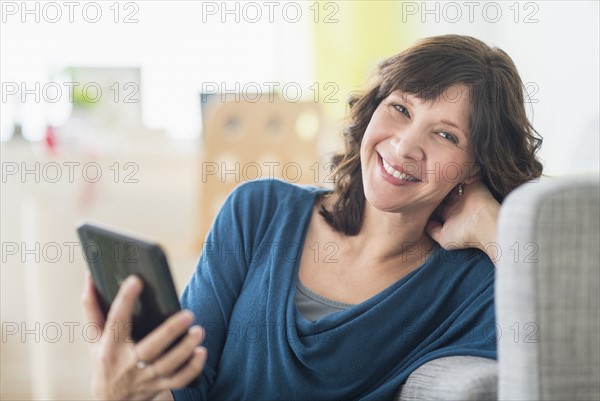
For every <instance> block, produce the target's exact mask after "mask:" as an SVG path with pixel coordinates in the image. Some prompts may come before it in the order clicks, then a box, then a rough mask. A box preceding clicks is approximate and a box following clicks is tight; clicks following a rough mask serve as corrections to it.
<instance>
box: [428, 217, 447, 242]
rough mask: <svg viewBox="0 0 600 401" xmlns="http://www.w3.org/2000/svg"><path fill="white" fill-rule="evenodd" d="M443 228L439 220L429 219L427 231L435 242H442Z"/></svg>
mask: <svg viewBox="0 0 600 401" xmlns="http://www.w3.org/2000/svg"><path fill="white" fill-rule="evenodd" d="M442 228H443V225H442V223H440V222H439V221H436V220H429V222H428V223H427V226H425V231H426V232H427V234H429V236H430V237H431V238H433V240H434V241H435V242H437V243H438V244H441V237H442Z"/></svg>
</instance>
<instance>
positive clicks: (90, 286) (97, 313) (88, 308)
mask: <svg viewBox="0 0 600 401" xmlns="http://www.w3.org/2000/svg"><path fill="white" fill-rule="evenodd" d="M81 302H82V303H83V310H84V313H85V317H86V319H87V321H88V323H94V324H96V325H98V326H99V328H100V330H104V323H105V318H104V312H103V311H102V308H100V303H99V302H98V295H97V294H96V289H95V288H94V282H93V281H92V277H91V275H90V273H89V272H87V273H86V275H85V282H84V285H83V293H82V294H81Z"/></svg>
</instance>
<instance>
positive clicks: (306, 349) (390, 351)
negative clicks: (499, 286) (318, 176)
mask: <svg viewBox="0 0 600 401" xmlns="http://www.w3.org/2000/svg"><path fill="white" fill-rule="evenodd" d="M522 88H523V85H522V82H521V80H520V78H519V76H518V73H517V71H516V68H515V66H514V64H513V63H512V61H511V59H510V58H509V57H508V56H507V55H506V54H505V53H504V52H503V51H501V50H499V49H491V48H489V47H488V46H486V45H485V44H484V43H482V42H480V41H478V40H476V39H473V38H470V37H464V36H456V35H448V36H440V37H433V38H429V39H425V40H423V41H421V42H419V43H417V44H416V45H415V46H413V47H411V48H409V49H407V50H406V51H404V52H402V53H401V54H399V55H397V56H394V57H392V58H390V59H388V60H386V61H385V62H383V63H382V64H381V65H380V66H379V68H378V71H377V74H376V76H375V81H374V83H373V84H372V86H371V87H370V88H369V89H368V90H367V91H366V92H364V93H363V94H362V95H360V96H356V97H354V98H353V99H352V100H351V101H350V106H351V108H350V123H349V126H348V128H347V130H346V131H345V136H346V141H347V147H346V152H345V153H344V154H343V155H340V156H338V157H336V159H335V162H336V165H337V169H336V172H335V177H336V180H335V188H334V191H333V192H328V191H326V190H323V189H317V188H307V187H298V186H293V185H290V184H286V183H283V182H280V181H276V180H265V181H259V182H254V183H248V184H245V185H242V186H240V187H238V188H237V189H236V190H235V191H234V192H233V193H232V195H231V196H230V197H229V198H228V200H227V201H226V203H225V205H224V206H223V208H222V209H221V211H220V213H219V215H218V216H217V218H216V220H215V223H214V225H213V228H212V230H211V232H210V234H209V236H208V238H207V245H206V247H205V249H204V251H203V253H202V256H201V259H200V262H199V264H198V267H197V270H196V272H195V274H194V276H193V277H192V279H191V280H190V282H189V284H188V286H187V288H186V290H185V291H184V294H183V296H182V299H181V302H182V306H183V308H188V309H189V310H191V311H192V312H193V315H192V313H190V312H189V311H185V312H180V313H178V314H177V315H175V316H173V317H172V318H170V319H169V320H168V321H167V322H165V323H164V324H163V325H162V326H160V327H159V328H158V329H156V330H155V332H153V333H151V334H150V335H149V336H147V337H146V338H145V339H143V340H142V341H140V342H139V343H137V344H133V343H130V342H129V343H128V342H127V341H126V340H127V333H121V334H120V338H119V339H118V341H114V339H113V336H112V335H111V334H110V333H109V330H105V333H104V334H103V337H102V340H101V341H99V342H98V343H97V344H94V345H93V347H92V349H93V361H94V376H93V384H92V387H93V392H94V395H95V396H97V397H98V398H103V399H151V398H152V397H156V398H158V399H161V398H165V399H173V397H174V398H176V399H198V398H199V399H206V398H210V399H316V398H318V399H347V398H364V399H381V398H391V397H392V396H393V394H394V393H395V392H396V391H397V389H398V387H399V386H401V385H402V383H403V382H404V381H405V380H406V378H407V377H408V375H409V374H410V373H411V372H412V371H413V370H415V369H416V368H417V367H419V366H420V365H422V364H423V363H425V362H427V361H429V360H432V359H435V358H439V357H442V356H448V355H477V356H482V357H488V358H495V357H496V347H495V325H494V324H495V320H494V309H493V279H494V266H493V263H492V260H494V259H495V258H496V254H495V251H496V248H495V247H494V246H491V245H493V244H494V242H495V233H496V220H497V215H498V210H499V207H500V206H499V202H501V201H502V200H503V198H504V197H505V196H506V195H507V194H508V193H509V192H510V191H511V190H513V189H514V188H515V187H517V186H518V185H520V184H521V183H524V182H525V181H528V180H530V179H533V178H537V177H539V176H540V174H541V171H542V166H541V164H540V163H539V161H538V160H537V159H536V157H535V152H536V151H537V149H538V147H539V145H540V143H541V140H540V139H538V138H536V136H535V131H534V130H533V128H532V127H531V125H530V123H529V122H528V120H527V118H526V114H525V109H524V101H523V94H522ZM140 291H141V283H140V282H139V281H137V280H136V279H131V280H128V281H127V282H126V285H124V286H123V288H122V289H121V291H120V292H119V295H118V297H117V300H116V301H115V303H114V304H113V307H112V309H111V311H110V313H109V315H108V317H107V320H106V322H105V321H104V319H103V317H102V314H101V312H100V309H99V308H98V305H97V302H96V298H95V295H94V292H93V286H92V284H91V282H90V281H89V279H88V282H87V285H86V289H85V291H84V303H85V306H86V312H87V314H88V318H89V320H90V321H94V322H99V323H101V324H102V325H109V324H121V325H123V326H125V325H126V324H127V323H128V322H129V321H130V317H131V311H132V308H133V304H134V301H135V299H136V297H137V296H138V294H139V293H140ZM194 321H195V322H196V324H197V325H194V326H193V327H192V328H190V329H188V327H189V326H190V325H191V324H192V323H193V322H194ZM199 326H202V327H199ZM186 330H187V332H188V333H187V335H186V337H185V339H184V340H183V341H182V342H181V343H180V344H179V345H178V346H177V347H175V348H174V349H173V350H171V351H169V352H166V353H165V354H164V355H162V353H163V351H164V350H165V349H166V348H167V347H168V345H169V344H170V342H171V341H173V340H174V339H175V338H177V337H178V336H180V335H181V334H182V333H185V332H186ZM201 343H202V344H203V346H199V344H201ZM198 375H200V379H199V381H196V382H194V384H191V385H188V383H190V381H192V379H194V378H195V377H196V376H198ZM185 386H187V387H185ZM169 389H173V391H172V392H171V391H169ZM175 389H179V390H175Z"/></svg>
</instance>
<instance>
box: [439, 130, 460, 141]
mask: <svg viewBox="0 0 600 401" xmlns="http://www.w3.org/2000/svg"><path fill="white" fill-rule="evenodd" d="M438 135H439V136H441V137H442V138H444V139H447V140H449V141H450V142H452V143H454V144H458V138H456V136H455V135H453V134H451V133H449V132H446V131H440V132H438Z"/></svg>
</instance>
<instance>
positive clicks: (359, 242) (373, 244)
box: [340, 202, 435, 264]
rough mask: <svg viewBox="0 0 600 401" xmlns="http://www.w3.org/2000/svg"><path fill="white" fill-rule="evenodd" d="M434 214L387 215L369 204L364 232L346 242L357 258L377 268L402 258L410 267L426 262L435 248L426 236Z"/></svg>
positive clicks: (347, 238)
mask: <svg viewBox="0 0 600 401" xmlns="http://www.w3.org/2000/svg"><path fill="white" fill-rule="evenodd" d="M430 214H431V213H430V212H429V211H424V212H423V213H415V212H411V213H389V212H383V211H381V210H378V209H375V208H374V207H373V206H371V205H370V204H369V202H366V203H365V211H364V217H363V224H362V227H361V230H360V232H359V233H358V235H356V236H353V237H344V241H345V242H346V243H347V244H348V245H349V249H350V250H352V251H351V252H352V253H353V254H354V257H355V258H357V259H361V258H363V257H366V258H367V259H369V260H371V261H373V262H375V263H376V264H380V263H385V262H389V261H392V260H398V259H399V258H400V260H402V261H405V262H409V263H410V262H415V261H418V260H422V259H423V258H424V257H425V256H426V255H427V253H428V252H429V251H431V249H433V247H434V245H435V242H434V241H433V240H432V239H431V237H429V235H427V233H426V232H425V227H426V225H427V222H428V220H429V215H430ZM340 235H343V234H340Z"/></svg>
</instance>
